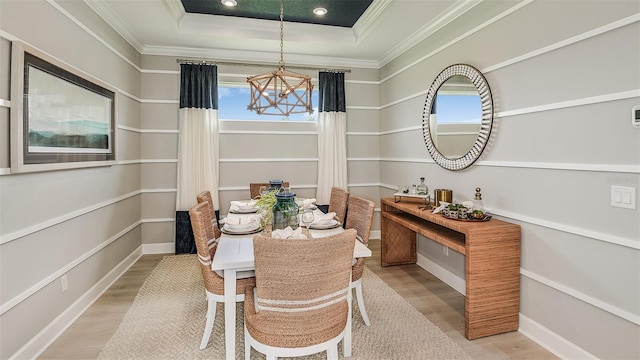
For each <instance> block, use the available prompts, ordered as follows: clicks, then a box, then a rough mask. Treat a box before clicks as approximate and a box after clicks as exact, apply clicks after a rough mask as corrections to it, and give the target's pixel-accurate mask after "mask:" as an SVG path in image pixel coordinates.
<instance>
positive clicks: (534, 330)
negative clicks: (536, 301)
mask: <svg viewBox="0 0 640 360" xmlns="http://www.w3.org/2000/svg"><path fill="white" fill-rule="evenodd" d="M417 265H418V266H420V267H421V268H423V269H425V270H426V271H428V272H429V273H431V274H433V275H434V276H435V277H437V278H438V279H440V280H442V281H443V282H444V283H446V284H447V285H449V286H451V287H452V288H453V289H454V290H456V291H457V292H459V293H460V294H462V295H464V294H465V280H464V279H463V278H460V277H459V276H457V275H455V274H454V273H452V272H451V271H449V270H447V269H445V268H444V267H442V266H440V265H438V264H437V263H435V262H433V261H432V260H430V259H428V258H427V257H425V256H424V255H420V254H418V261H417ZM518 331H519V332H520V333H521V334H522V335H524V336H526V337H528V338H529V339H531V340H532V341H533V342H535V343H537V344H538V345H540V346H542V347H543V348H545V349H547V350H548V351H550V352H552V353H553V354H554V355H556V356H558V357H559V358H561V359H581V360H591V359H597V357H596V356H594V355H593V354H591V353H589V352H587V351H585V350H584V349H582V348H581V347H579V346H577V345H575V344H574V343H572V342H570V341H568V340H567V339H565V338H563V337H561V336H560V335H558V334H556V333H554V332H553V331H551V330H549V329H547V328H546V327H544V326H542V325H540V324H539V323H537V322H535V321H533V320H531V319H530V318H528V317H526V316H524V315H522V314H520V326H519V328H518Z"/></svg>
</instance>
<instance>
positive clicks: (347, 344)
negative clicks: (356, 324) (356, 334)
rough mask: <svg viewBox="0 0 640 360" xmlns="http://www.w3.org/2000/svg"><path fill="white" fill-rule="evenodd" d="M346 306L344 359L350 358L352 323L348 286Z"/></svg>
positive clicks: (350, 290) (351, 301)
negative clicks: (347, 310)
mask: <svg viewBox="0 0 640 360" xmlns="http://www.w3.org/2000/svg"><path fill="white" fill-rule="evenodd" d="M347 304H348V305H349V312H348V313H347V328H346V329H345V331H344V339H343V340H342V353H343V354H344V357H351V326H352V322H353V319H352V317H353V310H352V309H351V307H352V305H353V289H351V284H349V294H348V295H347Z"/></svg>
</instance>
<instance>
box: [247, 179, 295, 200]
mask: <svg viewBox="0 0 640 360" xmlns="http://www.w3.org/2000/svg"><path fill="white" fill-rule="evenodd" d="M261 186H266V187H267V188H269V186H271V184H269V183H250V184H249V193H251V198H252V199H255V198H256V197H258V196H260V187H261ZM282 187H289V182H288V181H285V182H283V183H282Z"/></svg>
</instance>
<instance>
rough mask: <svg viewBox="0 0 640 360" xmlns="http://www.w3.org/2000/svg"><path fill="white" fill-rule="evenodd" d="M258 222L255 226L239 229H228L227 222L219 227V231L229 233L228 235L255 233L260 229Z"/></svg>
mask: <svg viewBox="0 0 640 360" xmlns="http://www.w3.org/2000/svg"><path fill="white" fill-rule="evenodd" d="M260 230H261V229H260V224H256V226H255V227H253V226H252V227H250V228H244V229H242V228H240V229H230V228H229V227H228V226H227V224H224V226H223V227H222V229H220V231H222V232H223V233H225V234H229V235H246V234H253V233H257V232H258V231H260Z"/></svg>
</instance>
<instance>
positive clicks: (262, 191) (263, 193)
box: [260, 185, 269, 196]
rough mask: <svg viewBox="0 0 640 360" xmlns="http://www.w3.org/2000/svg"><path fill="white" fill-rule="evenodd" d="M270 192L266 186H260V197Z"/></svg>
mask: <svg viewBox="0 0 640 360" xmlns="http://www.w3.org/2000/svg"><path fill="white" fill-rule="evenodd" d="M268 192H269V190H268V188H267V187H266V186H264V185H262V186H260V196H265V195H266V194H267V193H268Z"/></svg>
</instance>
